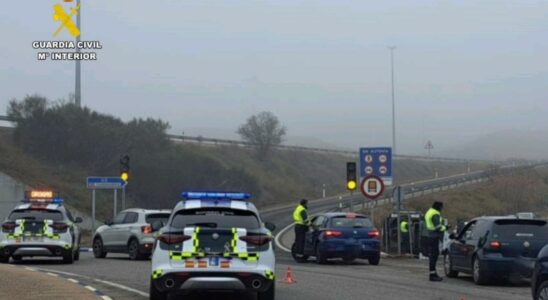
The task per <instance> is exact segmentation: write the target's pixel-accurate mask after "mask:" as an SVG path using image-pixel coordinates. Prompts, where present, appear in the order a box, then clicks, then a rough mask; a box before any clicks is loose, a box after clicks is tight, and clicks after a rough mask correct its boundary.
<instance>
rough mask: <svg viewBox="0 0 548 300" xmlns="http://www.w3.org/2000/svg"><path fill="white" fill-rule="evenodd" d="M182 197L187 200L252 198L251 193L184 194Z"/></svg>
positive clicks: (242, 199)
mask: <svg viewBox="0 0 548 300" xmlns="http://www.w3.org/2000/svg"><path fill="white" fill-rule="evenodd" d="M181 196H182V197H183V198H184V199H186V200H240V201H245V200H248V199H249V198H251V194H249V193H239V192H183V193H182V194H181Z"/></svg>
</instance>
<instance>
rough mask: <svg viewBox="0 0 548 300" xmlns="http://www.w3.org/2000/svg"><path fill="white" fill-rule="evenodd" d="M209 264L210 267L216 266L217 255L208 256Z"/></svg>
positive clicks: (217, 262)
mask: <svg viewBox="0 0 548 300" xmlns="http://www.w3.org/2000/svg"><path fill="white" fill-rule="evenodd" d="M209 266H211V267H217V266H219V257H217V256H212V257H210V258H209Z"/></svg>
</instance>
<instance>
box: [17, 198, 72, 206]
mask: <svg viewBox="0 0 548 300" xmlns="http://www.w3.org/2000/svg"><path fill="white" fill-rule="evenodd" d="M21 202H23V203H30V204H59V205H61V204H63V203H64V202H65V200H63V198H53V199H24V200H22V201H21Z"/></svg>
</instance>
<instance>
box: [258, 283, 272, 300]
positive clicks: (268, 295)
mask: <svg viewBox="0 0 548 300" xmlns="http://www.w3.org/2000/svg"><path fill="white" fill-rule="evenodd" d="M274 298H276V282H275V281H273V282H272V285H271V286H270V288H269V289H268V290H266V291H264V292H262V293H257V300H274Z"/></svg>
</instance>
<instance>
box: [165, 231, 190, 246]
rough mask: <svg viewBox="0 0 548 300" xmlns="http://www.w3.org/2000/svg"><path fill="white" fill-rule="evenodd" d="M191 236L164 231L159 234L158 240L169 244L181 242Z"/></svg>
mask: <svg viewBox="0 0 548 300" xmlns="http://www.w3.org/2000/svg"><path fill="white" fill-rule="evenodd" d="M190 238H191V237H190V236H188V235H183V234H173V233H164V234H161V235H159V236H158V240H159V241H161V242H164V243H166V244H168V245H173V244H180V243H182V242H184V241H188V240H190Z"/></svg>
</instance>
